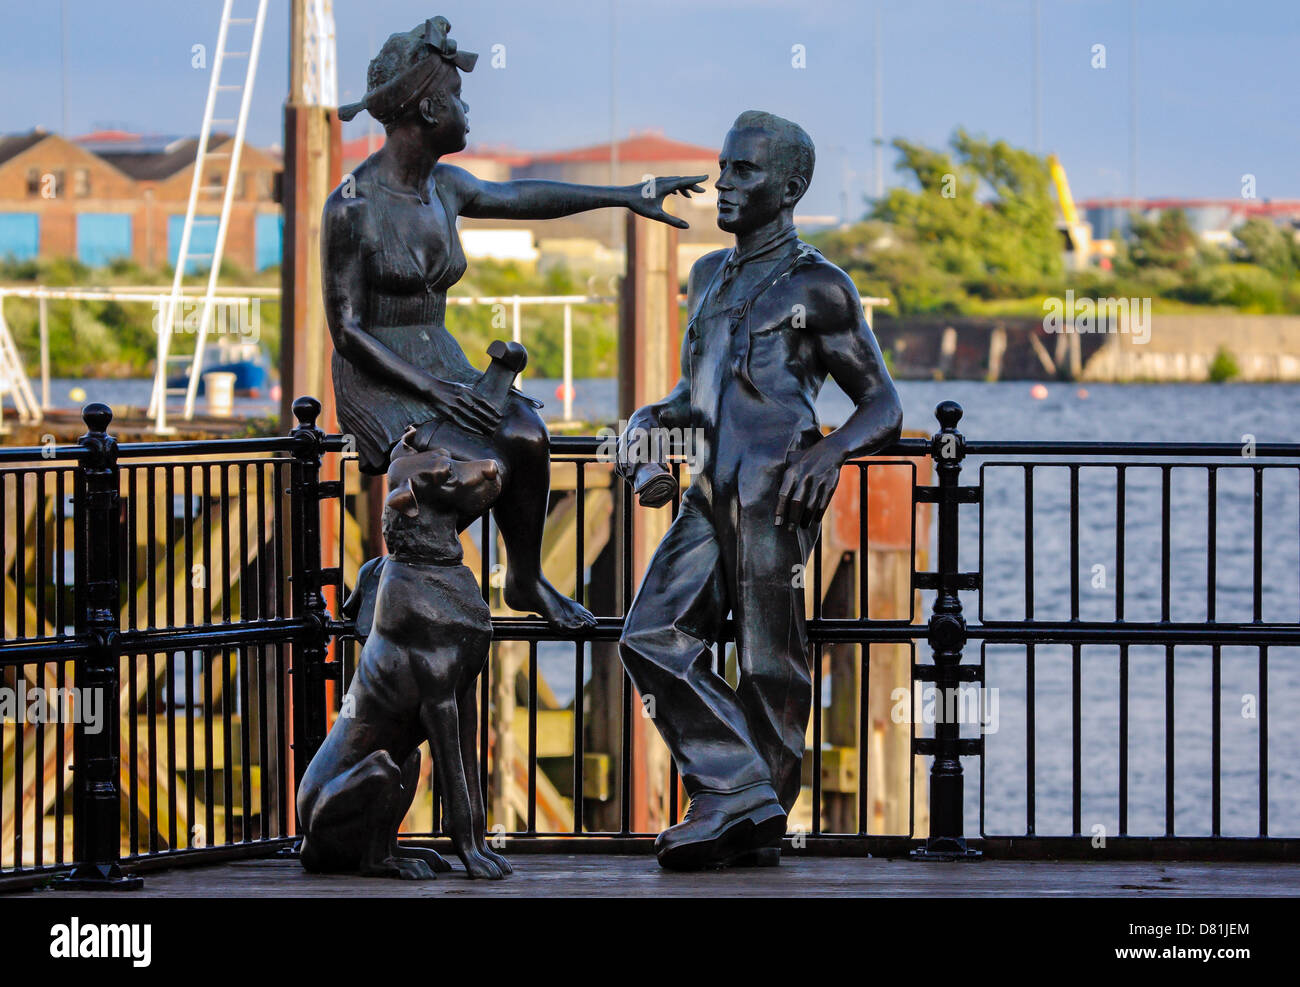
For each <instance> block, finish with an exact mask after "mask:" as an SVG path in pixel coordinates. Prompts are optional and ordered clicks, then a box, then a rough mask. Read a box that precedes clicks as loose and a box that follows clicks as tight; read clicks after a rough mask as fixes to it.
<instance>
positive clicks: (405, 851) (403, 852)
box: [397, 846, 451, 874]
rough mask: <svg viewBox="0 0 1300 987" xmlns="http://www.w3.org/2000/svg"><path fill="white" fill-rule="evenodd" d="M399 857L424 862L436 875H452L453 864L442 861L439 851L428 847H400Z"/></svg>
mask: <svg viewBox="0 0 1300 987" xmlns="http://www.w3.org/2000/svg"><path fill="white" fill-rule="evenodd" d="M397 855H398V856H399V857H404V858H406V859H408V860H422V861H424V863H426V864H427V865H428V866H429V869H430V870H432V871H433V872H434V873H435V874H449V873H451V864H449V863H447V861H445V860H443V859H442V855H441V854H439V853H438V851H437V850H430V849H428V848H427V847H415V846H411V847H400V848H399V849H398V851H397Z"/></svg>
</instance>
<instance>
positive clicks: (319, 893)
mask: <svg viewBox="0 0 1300 987" xmlns="http://www.w3.org/2000/svg"><path fill="white" fill-rule="evenodd" d="M511 860H512V862H513V863H514V865H515V873H514V875H512V876H511V877H509V878H507V879H506V880H504V881H500V882H487V881H469V880H466V878H465V877H464V872H463V871H461V870H460V869H459V868H460V862H459V861H456V862H455V866H456V868H457V870H456V871H454V872H453V873H451V874H446V875H442V876H441V877H439V879H438V880H436V881H427V882H404V881H387V880H378V879H374V878H370V879H362V878H343V877H316V876H313V875H310V874H307V873H305V872H304V871H303V869H302V867H301V866H300V865H299V864H298V862H297V861H296V860H283V859H273V860H247V861H239V862H235V863H227V864H220V865H215V866H205V867H189V868H178V869H175V870H170V871H163V872H154V873H149V874H146V875H145V882H144V889H143V890H142V891H138V892H133V893H132V894H131V897H145V898H153V897H157V898H168V897H205V898H227V897H229V898H247V897H308V898H310V897H337V896H345V897H357V898H362V897H403V898H423V897H432V898H437V897H443V896H449V895H456V896H459V897H482V896H489V897H491V896H494V897H549V898H555V897H575V898H587V897H733V896H773V897H800V898H807V897H814V896H815V897H913V896H915V897H929V896H944V897H947V896H952V897H1007V896H1013V897H1022V896H1035V897H1040V896H1041V897H1055V898H1062V897H1135V898H1143V897H1197V896H1216V897H1220V896H1226V897H1236V896H1240V897H1256V896H1258V897H1283V896H1284V897H1296V896H1300V864H1279V863H1199V862H1198V863H1135V862H1115V863H1083V862H1053V861H1042V862H1030V861H1006V860H985V861H978V862H972V863H955V864H943V863H924V864H923V863H915V862H912V861H908V860H885V859H876V858H852V859H850V858H833V857H810V856H804V857H797V856H790V855H787V856H786V858H784V859H783V860H782V863H781V866H780V867H779V868H765V869H745V870H731V871H720V872H706V873H695V874H672V873H666V872H664V871H661V870H660V869H659V867H658V866H657V865H656V864H655V861H654V859H653V858H652V857H649V856H612V855H611V856H603V855H596V854H580V855H572V856H562V855H550V854H515V855H513V856H512V857H511ZM29 894H38V895H40V896H41V897H43V898H46V899H53V898H65V897H69V898H70V897H84V896H85V895H84V893H77V892H62V891H55V890H43V891H36V892H29ZM6 897H9V896H6ZM14 897H20V895H15V896H14Z"/></svg>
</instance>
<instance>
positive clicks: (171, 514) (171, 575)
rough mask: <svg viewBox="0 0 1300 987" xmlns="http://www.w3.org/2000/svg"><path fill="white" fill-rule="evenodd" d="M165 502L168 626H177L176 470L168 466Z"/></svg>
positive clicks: (165, 481) (164, 546)
mask: <svg viewBox="0 0 1300 987" xmlns="http://www.w3.org/2000/svg"><path fill="white" fill-rule="evenodd" d="M163 502H164V503H165V504H166V508H167V509H166V512H165V513H166V518H165V520H166V524H167V527H166V529H165V531H164V534H163V552H164V553H165V555H164V556H163V557H164V558H165V559H166V560H167V585H166V587H165V589H164V591H163V592H164V593H165V595H166V602H165V604H164V606H165V608H166V614H167V626H168V627H175V626H176V470H175V467H174V466H167V467H166V468H165V469H164V472H163Z"/></svg>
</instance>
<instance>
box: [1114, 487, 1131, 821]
mask: <svg viewBox="0 0 1300 987" xmlns="http://www.w3.org/2000/svg"><path fill="white" fill-rule="evenodd" d="M1127 470H1128V468H1127V467H1126V466H1116V467H1115V620H1116V622H1117V623H1118V622H1122V621H1123V620H1124V528H1125V520H1124V509H1125V505H1126V503H1127V499H1128V498H1127V494H1126V489H1125V488H1126V483H1127V480H1128V472H1127ZM1127 834H1128V645H1127V644H1121V645H1120V646H1119V835H1120V836H1125V835H1127Z"/></svg>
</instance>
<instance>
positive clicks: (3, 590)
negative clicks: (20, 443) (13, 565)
mask: <svg viewBox="0 0 1300 987" xmlns="http://www.w3.org/2000/svg"><path fill="white" fill-rule="evenodd" d="M10 475H11V474H9V473H8V472H5V473H0V495H3V496H0V560H3V559H7V558H8V557H9V477H10ZM12 475H13V478H14V483H15V484H18V483H21V482H22V474H21V473H15V474H12ZM15 524H16V521H15ZM7 574H8V573H7V572H6V573H5V575H7ZM18 604H19V605H18V606H16V607H15V608H14V610H15V611H18V610H21V609H22V600H18ZM8 636H9V580H8V579H4V578H0V637H4V638H7V637H8ZM0 763H2V762H0ZM0 794H3V793H0Z"/></svg>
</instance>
